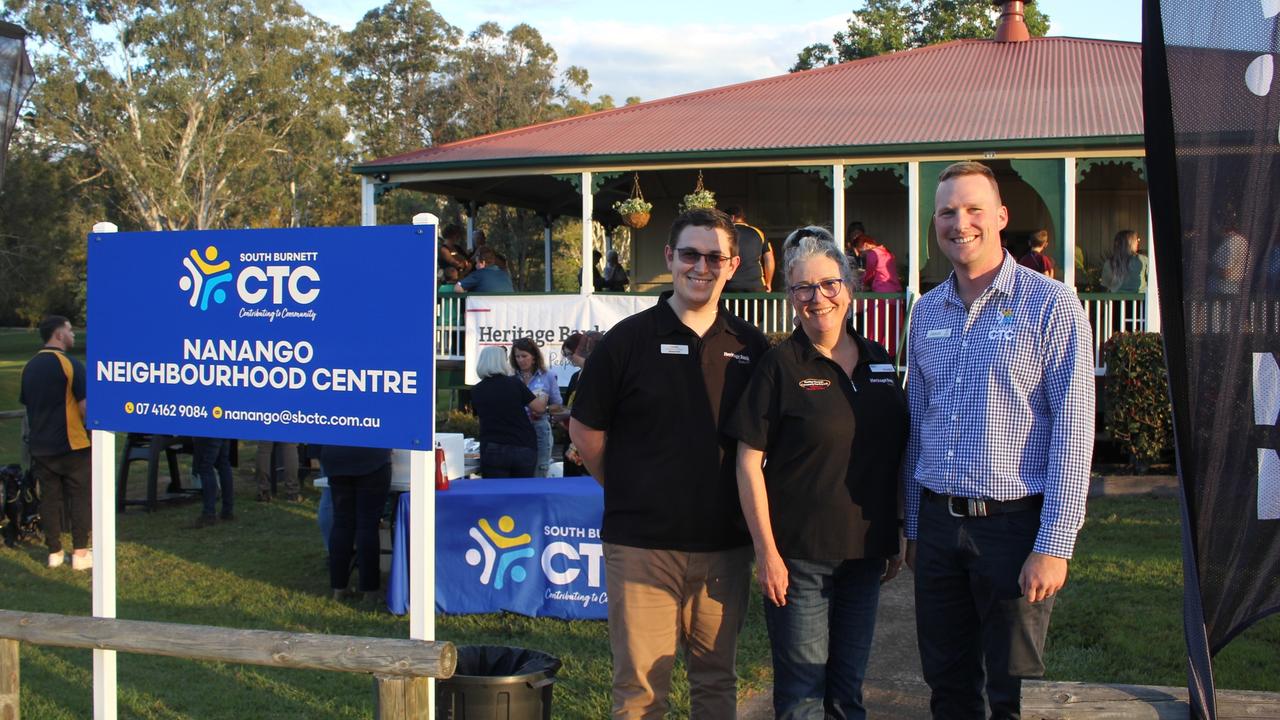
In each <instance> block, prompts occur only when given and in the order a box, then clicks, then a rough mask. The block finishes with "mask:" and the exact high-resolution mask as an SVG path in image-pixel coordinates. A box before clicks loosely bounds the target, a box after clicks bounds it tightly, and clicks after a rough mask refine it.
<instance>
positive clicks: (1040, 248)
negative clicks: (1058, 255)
mask: <svg viewBox="0 0 1280 720" xmlns="http://www.w3.org/2000/svg"><path fill="white" fill-rule="evenodd" d="M1027 247H1029V248H1030V249H1029V250H1027V254H1026V255H1023V256H1022V257H1020V258H1018V264H1019V265H1021V266H1023V267H1028V268H1031V269H1032V270H1035V271H1036V272H1038V273H1041V274H1043V275H1044V276H1045V277H1047V278H1050V279H1054V277H1055V273H1056V271H1057V268H1055V267H1054V266H1053V258H1051V257H1049V256H1048V255H1045V254H1044V251H1045V248H1048V247H1049V231H1048V230H1037V231H1035V232H1033V233H1031V237H1030V238H1029V239H1028V240H1027Z"/></svg>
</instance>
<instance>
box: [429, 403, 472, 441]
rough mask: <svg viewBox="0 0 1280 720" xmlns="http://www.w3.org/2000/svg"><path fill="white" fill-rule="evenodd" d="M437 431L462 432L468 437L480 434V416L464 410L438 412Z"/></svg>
mask: <svg viewBox="0 0 1280 720" xmlns="http://www.w3.org/2000/svg"><path fill="white" fill-rule="evenodd" d="M436 432H442V433H462V434H463V435H465V436H466V437H470V438H473V437H478V436H479V435H480V418H478V417H476V416H475V415H472V414H471V413H469V412H464V411H462V410H450V411H449V412H447V413H437V414H436Z"/></svg>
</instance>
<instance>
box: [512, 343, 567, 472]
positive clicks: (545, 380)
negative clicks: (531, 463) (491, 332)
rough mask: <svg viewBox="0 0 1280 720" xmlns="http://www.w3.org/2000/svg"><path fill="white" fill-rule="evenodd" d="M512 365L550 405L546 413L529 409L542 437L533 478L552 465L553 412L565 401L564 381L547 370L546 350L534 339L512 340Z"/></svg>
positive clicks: (532, 420)
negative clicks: (561, 382) (544, 354)
mask: <svg viewBox="0 0 1280 720" xmlns="http://www.w3.org/2000/svg"><path fill="white" fill-rule="evenodd" d="M511 366H512V367H513V368H515V371H516V377H518V378H520V382H523V383H524V384H525V387H527V388H529V390H530V392H532V393H533V395H534V397H536V398H541V399H542V401H543V402H544V403H545V404H546V410H545V411H544V412H537V411H534V410H533V409H528V414H529V422H530V423H532V424H533V432H534V435H536V436H537V438H538V459H537V463H536V466H535V468H534V472H533V477H546V476H547V470H548V468H550V466H551V417H550V415H551V413H555V412H558V411H559V410H560V409H561V405H562V404H563V403H564V401H563V400H562V399H561V398H560V383H559V382H557V381H556V376H555V375H554V374H553V373H550V372H548V371H547V363H546V361H545V360H543V358H542V350H540V349H539V348H538V344H537V343H535V342H534V341H533V338H519V339H517V340H516V341H515V342H513V343H511Z"/></svg>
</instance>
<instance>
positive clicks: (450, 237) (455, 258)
mask: <svg viewBox="0 0 1280 720" xmlns="http://www.w3.org/2000/svg"><path fill="white" fill-rule="evenodd" d="M440 270H441V271H442V272H443V273H444V278H445V280H446V281H448V275H449V271H450V270H452V271H453V282H457V280H458V278H460V277H462V276H463V275H466V274H467V272H468V271H469V270H471V261H470V260H468V259H467V251H466V250H464V249H463V247H462V228H461V227H460V226H458V225H457V224H455V223H450V224H448V225H445V226H444V230H443V231H441V233H440Z"/></svg>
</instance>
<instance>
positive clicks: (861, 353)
mask: <svg viewBox="0 0 1280 720" xmlns="http://www.w3.org/2000/svg"><path fill="white" fill-rule="evenodd" d="M844 331H845V332H846V333H848V334H849V335H850V336H852V337H853V341H854V342H855V343H857V344H858V364H859V365H861V364H863V363H866V362H870V361H871V349H870V345H869V344H868V343H867V340H866V338H864V337H862V335H861V334H859V333H858V329H857V328H855V327H854V326H853V320H852V319H851V318H846V319H845V321H844ZM791 341H792V342H793V343H795V345H796V354H797V355H799V356H800V359H801V360H804V361H810V360H817V359H818V358H826V355H823V354H822V353H820V352H818V349H817V348H816V347H814V346H813V342H812V341H811V340H809V336H808V335H806V334H805V332H804V327H803V326H801V325H800V324H799V323H797V324H796V329H795V330H793V331H791Z"/></svg>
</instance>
